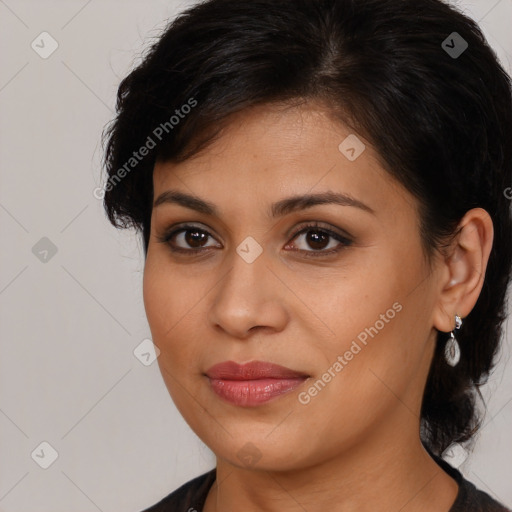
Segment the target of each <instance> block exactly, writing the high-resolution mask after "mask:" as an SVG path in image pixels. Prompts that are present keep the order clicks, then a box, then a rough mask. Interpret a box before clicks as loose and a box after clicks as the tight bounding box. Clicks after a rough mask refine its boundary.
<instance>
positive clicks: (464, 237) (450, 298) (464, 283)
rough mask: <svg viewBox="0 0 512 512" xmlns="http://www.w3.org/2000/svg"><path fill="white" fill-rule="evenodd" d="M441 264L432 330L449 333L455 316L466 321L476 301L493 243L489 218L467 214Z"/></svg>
mask: <svg viewBox="0 0 512 512" xmlns="http://www.w3.org/2000/svg"><path fill="white" fill-rule="evenodd" d="M458 230H459V232H458V234H457V236H456V238H455V239H454V241H453V242H452V244H451V245H450V247H449V248H448V249H447V251H446V252H445V253H444V256H443V260H442V262H441V272H440V276H441V278H440V281H439V286H440V290H439V297H438V301H437V304H436V306H435V308H434V311H433V315H434V317H433V322H434V327H435V328H436V329H437V330H439V331H442V332H450V331H452V330H453V329H454V327H455V315H456V314H458V315H459V316H460V317H461V318H462V319H464V318H465V317H467V316H468V315H469V313H470V312H471V310H472V309H473V307H474V306H475V304H476V301H477V300H478V297H479V295H480V292H481V290H482V286H483V283H484V277H485V272H486V269H487V263H488V261H489V255H490V253H491V248H492V242H493V239H494V228H493V224H492V219H491V217H490V215H489V214H488V213H487V211H485V210H484V209H482V208H473V209H472V210H469V211H468V212H467V213H466V215H464V217H463V218H462V220H461V221H460V223H459V225H458Z"/></svg>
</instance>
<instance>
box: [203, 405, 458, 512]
mask: <svg viewBox="0 0 512 512" xmlns="http://www.w3.org/2000/svg"><path fill="white" fill-rule="evenodd" d="M403 410H404V414H403V415H399V416H401V417H400V418H399V421H397V422H396V423H395V424H393V423H391V424H388V425H389V428H388V430H387V431H383V430H382V428H381V429H380V430H379V431H378V432H374V433H372V434H369V433H366V434H365V436H364V440H360V441H359V442H357V443H355V444H354V445H352V446H351V447H350V448H349V449H341V450H340V451H338V452H337V453H334V454H333V456H332V457H331V458H323V459H322V460H321V462H318V463H316V464H315V463H313V464H309V465H308V464H304V465H302V466H300V465H299V464H298V465H297V468H296V469H293V470H292V471H279V470H278V469H275V468H272V467H266V468H258V467H254V468H241V467H238V466H235V465H234V464H231V463H230V462H229V461H227V460H226V459H222V458H220V457H219V458H218V459H217V478H216V481H215V483H214V485H213V486H212V488H211V489H210V493H209V494H208V497H207V500H206V503H205V507H204V512H234V511H239V510H244V511H247V512H256V511H257V512H261V511H262V510H264V511H266V512H292V511H294V512H295V511H297V510H307V511H308V512H320V511H322V512H325V510H331V511H335V512H337V511H340V512H341V511H343V512H352V511H358V512H366V511H372V512H373V511H374V510H383V511H387V510H390V511H398V510H399V511H400V512H427V511H428V512H431V511H433V510H436V511H439V512H449V510H450V508H451V506H452V504H453V502H454V501H455V498H456V495H457V492H458V486H457V483H456V482H455V481H454V480H453V479H452V478H451V477H450V476H449V475H448V474H447V473H445V472H444V471H443V470H442V469H441V468H440V467H439V466H438V465H437V463H436V462H435V461H434V460H433V459H432V458H431V457H430V455H429V454H428V453H427V452H426V450H425V449H424V448H423V445H422V444H421V441H420V438H419V435H418V429H417V428H416V427H417V426H418V425H417V418H415V417H413V415H412V414H411V412H410V411H409V410H407V409H406V408H403ZM407 416H409V417H407ZM332 451H333V452H334V450H332ZM299 466H300V467H299Z"/></svg>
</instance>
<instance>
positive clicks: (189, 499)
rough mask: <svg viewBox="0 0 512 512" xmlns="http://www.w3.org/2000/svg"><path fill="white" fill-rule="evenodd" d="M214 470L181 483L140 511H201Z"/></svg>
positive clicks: (212, 479) (213, 479)
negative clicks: (153, 503) (178, 486)
mask: <svg viewBox="0 0 512 512" xmlns="http://www.w3.org/2000/svg"><path fill="white" fill-rule="evenodd" d="M215 476H216V470H215V469H212V470H211V471H209V472H208V473H204V474H203V475H200V476H198V477H196V478H194V479H193V480H190V481H188V482H187V483H185V484H183V485H182V486H181V487H180V488H178V489H176V490H175V491H173V492H172V493H171V494H169V495H168V496H166V497H165V498H164V499H162V500H161V501H159V502H158V503H156V504H155V505H153V506H152V507H150V508H148V509H145V510H144V511H142V512H174V511H175V510H182V511H183V512H201V511H202V509H203V506H204V502H205V501H206V496H207V495H208V491H209V490H210V488H211V486H212V485H213V482H214V481H215Z"/></svg>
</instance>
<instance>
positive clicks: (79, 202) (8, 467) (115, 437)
mask: <svg viewBox="0 0 512 512" xmlns="http://www.w3.org/2000/svg"><path fill="white" fill-rule="evenodd" d="M191 4H192V3H191V2H186V1H184V0H182V1H179V2H178V1H174V0H166V1H164V0H151V1H142V0H137V1H135V0H130V1H127V0H124V1H114V0H101V1H100V0H89V1H87V0H68V1H64V0H62V1H58V0H52V1H50V0H37V1H36V0H32V1H28V0H0V47H1V48H2V50H1V52H2V60H1V62H2V65H1V66H0V111H1V114H0V136H1V139H0V168H1V174H0V180H1V181H0V227H1V240H2V245H1V264H0V335H1V357H0V510H1V511H3V512H36V511H37V512H70V511H71V512H86V511H87V512H88V511H91V512H94V511H98V510H99V511H102V512H114V511H121V510H122V511H125V512H138V511H140V510H142V509H144V508H146V507H148V506H149V505H151V504H153V503H156V502H157V501H159V500H160V499H161V498H163V497H164V496H165V495H167V494H168V493H170V492H171V491H172V490H174V489H175V488H177V487H178V486H179V485H181V484H182V483H184V482H186V481H188V480H189V479H191V478H192V477H195V476H197V475H199V474H201V473H204V472H205V471H207V470H209V469H211V468H212V467H213V466H214V464H215V460H214V457H213V455H212V453H211V452H210V450H209V449H208V448H207V447H206V446H205V445H204V444H203V443H202V442H201V441H200V440H199V439H198V438H197V437H196V436H195V434H194V433H192V432H191V430H190V429H189V428H188V426H187V425H186V423H185V422H184V420H183V419H182V418H181V416H180V414H179V413H178V412H177V410H176V408H175V406H174V404H173V403H172V401H171V399H170V397H169V395H168V392H167V389H166V388H165V385H164V383H163V380H162V377H161V376H160V372H159V370H158V366H157V363H154V364H152V365H149V366H145V365H144V364H142V363H141V361H140V360H139V359H137V357H136V356H135V355H134V350H135V349H136V347H137V346H139V344H140V343H141V342H142V341H143V340H144V339H146V338H150V337H151V335H150V331H149V327H148V324H147V321H146V317H145V314H144V306H143V301H142V287H141V284H142V273H143V264H144V258H143V252H142V248H141V247H142V246H141V243H140V241H139V240H138V239H137V238H136V236H135V234H134V233H133V232H132V231H124V232H122V231H116V230H115V229H114V228H113V227H111V226H110V224H109V223H108V222H107V220H106V217H105V215H104V213H103V206H102V203H101V201H100V200H98V199H96V198H95V197H94V195H93V190H94V189H95V188H96V187H98V186H101V185H102V184H103V183H104V181H103V180H102V179H101V157H102V151H101V145H100V136H101V132H102V130H103V127H104V126H105V124H106V123H107V122H108V121H109V120H110V119H111V118H112V117H113V109H114V104H115V94H116V90H117V86H118V85H119V82H120V80H121V79H122V78H123V77H124V76H125V75H126V74H127V72H128V71H129V70H130V69H132V67H133V66H134V65H135V64H137V63H138V62H139V59H140V56H141V53H142V52H143V50H144V49H145V48H146V47H147V45H148V44H149V43H151V42H152V40H153V39H154V38H155V37H156V36H158V34H159V33H160V31H161V30H162V29H163V28H164V26H165V25H166V22H167V20H168V19H170V18H172V17H173V16H174V15H175V14H176V13H177V12H178V11H180V10H182V9H183V8H185V7H187V6H189V5H191ZM458 5H460V6H461V7H462V8H463V9H464V10H465V12H467V14H469V15H470V16H471V17H473V18H474V19H475V20H477V21H479V23H480V26H481V27H482V28H483V31H484V33H485V35H486V36H487V37H488V40H489V42H490V44H491V45H492V46H493V48H494V49H495V51H496V52H497V54H498V56H499V58H500V60H501V62H502V63H503V65H504V66H505V68H506V69H507V71H508V72H509V73H510V72H512V36H511V31H510V26H511V24H512V0H472V1H469V0H468V1H463V2H458ZM42 32H47V34H45V35H41V33H42ZM41 39H43V42H41ZM33 42H34V44H33ZM52 45H53V46H55V45H58V47H57V48H56V50H55V51H54V52H53V53H52V54H51V55H49V56H46V57H47V58H43V56H44V52H50V51H51V50H52V49H53V46H52ZM42 55H43V56H42ZM483 78H484V79H485V77H483ZM506 337H507V339H506V343H505V344H504V348H503V352H502V354H501V356H500V361H499V364H498V367H497V369H496V371H495V372H494V374H493V376H492V378H491V380H490V383H489V384H488V385H487V386H486V388H485V389H484V394H485V396H486V397H487V398H488V414H487V417H486V422H485V427H484V428H483V430H482V431H481V433H480V435H479V441H478V443H477V446H476V449H475V451H474V452H473V454H471V455H470V456H469V457H467V458H466V459H465V461H464V462H463V463H462V464H460V463H461V462H462V460H461V459H460V460H458V463H459V464H460V470H461V471H462V472H463V474H464V475H465V476H466V477H467V478H468V479H469V480H471V481H473V482H474V483H475V484H476V485H477V486H478V487H480V488H482V489H483V490H485V491H487V492H488V493H490V494H491V495H493V496H494V497H496V498H497V499H499V500H501V501H502V502H504V503H506V504H507V505H509V506H510V505H512V485H510V484H511V482H512V475H511V473H512V472H511V463H512V436H510V431H511V427H512V364H511V362H510V355H511V345H512V336H511V329H510V320H509V322H508V324H507V329H506ZM41 443H48V444H41ZM56 455H57V459H56V460H54V461H53V463H52V464H51V465H50V466H49V467H48V468H47V469H44V468H43V467H42V465H44V464H46V463H49V462H52V458H55V456H56Z"/></svg>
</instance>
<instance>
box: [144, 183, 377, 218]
mask: <svg viewBox="0 0 512 512" xmlns="http://www.w3.org/2000/svg"><path fill="white" fill-rule="evenodd" d="M162 204H178V205H181V206H183V207H185V208H189V209H190V210H195V211H197V212H200V213H204V214H205V215H211V216H219V213H218V209H217V207H216V206H215V205H214V204H213V203H210V202H208V201H204V200H203V199H201V198H199V197H197V196H193V195H190V194H185V193H184V192H179V191H177V190H167V191H165V192H163V193H162V194H160V195H159V196H158V198H157V199H156V201H155V202H154V203H153V208H157V207H158V206H160V205H162ZM322 204H338V205H341V206H353V207H355V208H359V209H361V210H364V211H366V212H368V213H371V214H375V212H374V210H373V209H372V208H370V207H369V206H368V205H366V204H364V203H363V202H361V201H359V200H357V199H355V198H353V197H351V196H349V195H347V194H342V193H337V192H322V193H318V194H304V195H297V196H292V197H288V198H286V199H281V200H280V201H277V202H276V203H274V204H272V206H271V208H270V212H269V216H271V217H282V216H284V215H287V214H289V213H292V212H294V211H297V210H304V209H306V208H312V207H313V206H317V205H322Z"/></svg>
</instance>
